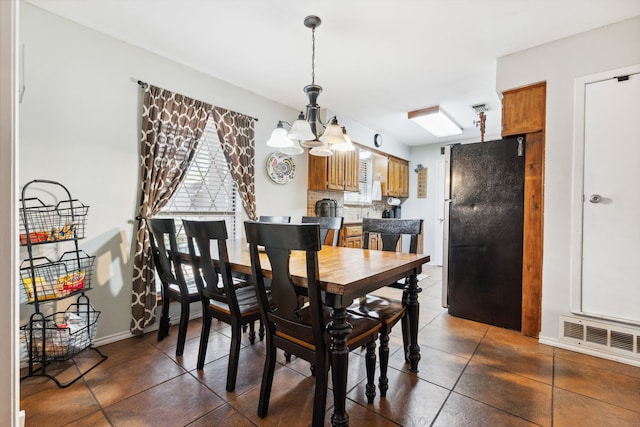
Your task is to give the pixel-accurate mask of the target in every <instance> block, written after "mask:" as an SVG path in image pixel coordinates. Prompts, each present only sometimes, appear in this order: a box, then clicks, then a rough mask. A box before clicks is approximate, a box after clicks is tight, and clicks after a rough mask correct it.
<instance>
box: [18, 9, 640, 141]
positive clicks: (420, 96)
mask: <svg viewBox="0 0 640 427" xmlns="http://www.w3.org/2000/svg"><path fill="white" fill-rule="evenodd" d="M28 2H29V3H31V4H34V5H36V6H38V7H41V8H43V9H46V10H49V11H51V12H52V13H55V14H58V15H61V16H64V17H66V18H68V19H70V20H73V21H76V22H78V23H80V24H82V25H85V26H87V27H90V28H94V29H96V30H98V31H101V32H103V33H106V34H109V35H111V36H113V37H116V38H118V39H121V40H124V41H126V42H129V43H131V44H134V45H137V46H140V47H143V48H145V49H147V50H149V51H152V52H155V53H158V54H160V55H162V56H165V57H167V58H171V59H173V60H175V61H177V62H180V63H183V64H185V65H188V66H190V67H192V68H195V69H198V70H200V71H203V72H205V73H207V74H210V75H212V76H215V77H217V78H220V79H222V80H225V81H227V82H229V83H232V84H234V85H237V86H239V87H242V88H245V89H247V90H249V91H251V92H254V93H256V94H259V95H262V96H264V97H267V98H269V99H272V100H275V101H277V102H279V103H282V104H285V105H288V106H290V107H292V108H295V109H298V110H302V109H304V106H305V105H306V103H307V99H306V96H305V94H304V92H303V87H304V86H305V85H307V84H310V83H311V30H309V29H308V28H306V27H305V26H304V25H303V21H304V17H305V16H307V15H318V16H319V17H320V18H321V19H322V25H321V26H320V27H318V29H317V30H316V84H319V85H321V86H322V87H323V88H324V92H323V93H322V94H321V95H320V96H319V98H318V103H319V104H320V105H321V106H322V107H325V108H328V109H330V110H332V111H335V112H337V113H338V114H339V116H338V119H340V116H343V117H348V118H349V119H351V120H353V121H356V122H359V123H361V124H362V125H364V126H366V127H369V128H371V129H372V130H374V131H376V132H379V133H381V134H383V135H385V136H389V137H391V138H394V139H396V140H398V141H400V142H403V143H405V144H408V145H420V144H426V143H433V142H446V141H447V139H436V138H434V137H432V136H431V135H430V134H429V133H428V132H427V131H425V130H423V129H422V128H420V127H418V126H417V125H415V124H413V123H412V122H410V121H409V120H408V119H407V112H408V111H412V110H417V109H422V108H425V107H430V106H434V105H440V106H441V108H442V109H443V110H445V111H447V112H448V113H449V115H450V116H452V117H453V118H454V119H455V120H456V121H457V122H458V124H459V125H460V126H462V127H463V128H464V131H465V133H464V135H463V136H458V137H456V138H449V140H463V139H476V140H479V138H480V131H479V129H478V128H476V127H475V125H474V124H473V121H474V120H475V119H477V115H476V113H475V112H474V110H473V109H472V108H471V106H472V105H476V104H482V103H486V104H487V106H488V107H489V108H490V111H489V112H488V113H487V124H486V127H487V129H486V131H487V135H499V133H500V114H501V113H500V100H499V98H498V96H497V94H496V89H495V78H496V75H495V69H496V59H497V58H498V57H501V56H504V55H508V54H510V53H514V52H518V51H521V50H524V49H527V48H530V47H534V46H538V45H541V44H544V43H547V42H550V41H553V40H557V39H560V38H564V37H567V36H570V35H573V34H577V33H580V32H584V31H588V30H591V29H593V28H597V27H601V26H604V25H607V24H611V23H614V22H618V21H621V20H624V19H626V18H630V17H633V16H637V15H640V0H395V1H391V0H349V1H345V0H322V1H320V0H315V1H312V0H277V1H265V0H28ZM548 66H552V64H548ZM151 83H153V82H151ZM294 119H295V117H290V118H283V120H289V121H293V120H294ZM274 126H275V123H274Z"/></svg>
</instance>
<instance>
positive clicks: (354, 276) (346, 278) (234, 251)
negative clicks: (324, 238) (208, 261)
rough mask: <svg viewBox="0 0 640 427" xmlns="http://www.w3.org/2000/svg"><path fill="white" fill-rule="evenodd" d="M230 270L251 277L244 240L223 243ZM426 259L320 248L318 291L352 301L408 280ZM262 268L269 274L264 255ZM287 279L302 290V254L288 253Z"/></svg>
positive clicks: (246, 245)
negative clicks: (319, 287) (400, 280)
mask: <svg viewBox="0 0 640 427" xmlns="http://www.w3.org/2000/svg"><path fill="white" fill-rule="evenodd" d="M227 251H228V254H229V262H230V264H231V268H232V270H234V271H236V272H238V273H242V274H247V275H251V259H250V256H249V245H248V244H247V242H246V240H244V239H236V240H229V241H227ZM429 260H430V257H429V255H424V254H408V253H400V252H387V251H377V250H367V249H358V248H345V247H340V246H335V247H334V246H323V247H322V250H320V252H318V263H319V270H320V285H321V287H322V290H323V291H325V292H328V293H330V294H334V295H339V296H342V297H349V298H355V297H357V296H360V295H363V294H365V293H368V292H371V291H373V290H375V289H379V288H381V287H382V286H386V285H388V284H390V283H393V282H395V281H397V280H399V279H401V278H403V277H406V276H408V275H409V274H411V273H412V272H413V270H416V269H417V272H418V273H419V272H420V271H421V267H422V265H423V264H425V263H427V262H429ZM261 263H262V268H263V270H264V271H265V272H269V270H270V264H269V260H268V258H267V256H266V254H263V256H262V257H261ZM290 266H291V275H292V278H293V281H294V283H295V284H296V285H299V286H303V287H306V262H305V258H304V253H303V252H300V251H292V253H291V263H290Z"/></svg>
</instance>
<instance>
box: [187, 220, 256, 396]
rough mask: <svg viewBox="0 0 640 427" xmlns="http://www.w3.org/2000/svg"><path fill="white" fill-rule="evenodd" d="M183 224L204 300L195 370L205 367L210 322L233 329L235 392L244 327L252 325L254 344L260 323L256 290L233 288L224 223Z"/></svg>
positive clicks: (231, 382) (230, 373)
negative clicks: (258, 322)
mask: <svg viewBox="0 0 640 427" xmlns="http://www.w3.org/2000/svg"><path fill="white" fill-rule="evenodd" d="M182 224H183V225H184V231H185V234H186V236H187V244H188V246H189V256H190V258H191V263H192V265H193V274H194V277H195V281H196V285H197V287H198V291H199V292H200V297H201V299H202V332H201V333H200V348H199V350H198V362H197V364H196V367H197V369H203V367H204V359H205V356H206V354H207V345H208V342H209V332H210V330H211V320H212V319H214V318H215V319H218V320H220V321H222V322H225V323H227V324H229V325H231V347H230V349H229V365H228V368H227V386H226V389H227V391H233V390H235V387H236V378H237V375H238V359H239V357H240V337H241V335H242V327H243V325H247V324H248V325H249V340H250V341H251V344H253V343H254V342H255V330H254V323H255V321H256V320H260V308H259V306H258V299H257V297H256V291H255V288H254V287H253V286H241V285H239V284H238V283H235V284H234V281H233V278H232V276H231V266H230V265H229V255H228V253H227V226H226V224H225V221H224V220H222V221H187V220H183V221H182ZM212 246H213V247H214V248H217V254H215V253H214V254H212V253H211V247H212ZM214 257H215V259H214ZM216 263H217V265H216ZM220 282H222V283H220Z"/></svg>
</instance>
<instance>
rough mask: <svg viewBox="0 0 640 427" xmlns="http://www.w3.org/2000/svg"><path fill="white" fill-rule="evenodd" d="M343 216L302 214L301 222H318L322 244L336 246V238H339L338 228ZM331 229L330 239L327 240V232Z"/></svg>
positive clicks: (340, 226)
mask: <svg viewBox="0 0 640 427" xmlns="http://www.w3.org/2000/svg"><path fill="white" fill-rule="evenodd" d="M343 221H344V218H342V217H341V216H303V217H302V223H303V224H318V225H320V241H321V242H322V244H323V245H330V246H338V239H339V238H340V229H341V228H342V222H343ZM330 231H333V235H331V236H330V237H331V240H330V241H329V242H327V237H329V232H330Z"/></svg>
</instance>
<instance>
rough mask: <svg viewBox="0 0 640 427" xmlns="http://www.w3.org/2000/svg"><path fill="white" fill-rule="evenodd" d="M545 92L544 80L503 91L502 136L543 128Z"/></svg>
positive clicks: (531, 131) (536, 130)
mask: <svg viewBox="0 0 640 427" xmlns="http://www.w3.org/2000/svg"><path fill="white" fill-rule="evenodd" d="M546 93H547V89H546V83H544V82H542V83H537V84H533V85H530V86H526V87H521V88H517V89H512V90H508V91H506V92H503V93H502V95H503V98H502V136H503V137H507V136H513V135H521V134H526V133H533V132H538V131H542V130H544V123H545V117H544V115H545V103H546Z"/></svg>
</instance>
